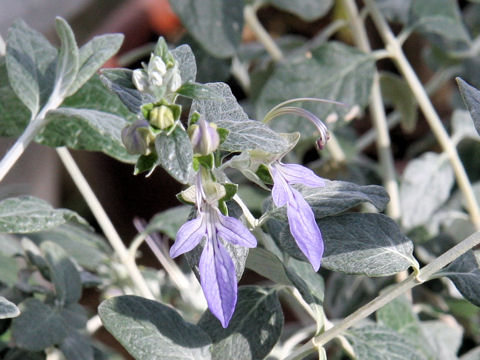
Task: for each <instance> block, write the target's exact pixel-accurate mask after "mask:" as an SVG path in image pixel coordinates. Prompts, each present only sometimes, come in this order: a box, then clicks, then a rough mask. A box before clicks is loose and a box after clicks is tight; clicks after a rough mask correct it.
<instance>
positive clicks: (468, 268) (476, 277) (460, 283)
mask: <svg viewBox="0 0 480 360" xmlns="http://www.w3.org/2000/svg"><path fill="white" fill-rule="evenodd" d="M479 256H480V254H479V253H478V252H474V251H472V250H470V251H467V252H466V253H465V254H463V255H462V256H460V257H459V258H458V259H456V260H455V261H454V262H453V263H451V264H450V265H448V266H447V267H446V268H445V269H443V270H441V271H440V272H438V273H437V274H436V275H435V276H436V277H437V276H447V277H448V278H449V279H450V280H452V281H453V283H454V284H455V286H456V287H457V289H458V290H459V291H460V293H461V294H462V295H463V296H464V297H465V299H467V300H468V301H470V302H471V303H473V304H475V305H477V306H480V268H479V267H480V261H479Z"/></svg>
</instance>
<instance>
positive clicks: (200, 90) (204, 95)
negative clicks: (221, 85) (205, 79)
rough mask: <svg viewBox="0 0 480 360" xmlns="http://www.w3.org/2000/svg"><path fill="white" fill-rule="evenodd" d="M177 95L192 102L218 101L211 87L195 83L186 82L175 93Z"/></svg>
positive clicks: (217, 95)
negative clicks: (192, 100)
mask: <svg viewBox="0 0 480 360" xmlns="http://www.w3.org/2000/svg"><path fill="white" fill-rule="evenodd" d="M175 92H176V93H177V94H179V95H182V96H185V97H187V98H190V99H194V100H211V99H219V98H220V95H219V94H217V93H216V92H215V91H214V90H213V89H212V88H211V87H209V86H207V85H204V84H199V83H196V82H186V83H184V84H183V85H182V86H180V87H179V88H178V89H177V90H176V91H175Z"/></svg>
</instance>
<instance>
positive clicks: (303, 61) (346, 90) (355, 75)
mask: <svg viewBox="0 0 480 360" xmlns="http://www.w3.org/2000/svg"><path fill="white" fill-rule="evenodd" d="M309 54H311V56H310V55H309V56H304V54H302V56H297V57H295V58H292V59H289V60H287V61H285V62H283V63H282V64H280V65H279V66H277V67H276V69H275V70H274V71H273V73H272V75H271V76H270V78H269V79H268V80H267V82H266V83H265V85H264V86H263V88H262V90H261V92H260V94H259V97H258V100H257V102H256V104H255V106H256V114H257V118H258V119H259V120H261V119H263V118H264V116H265V115H266V113H267V112H268V111H269V110H270V109H271V108H273V107H274V106H275V105H277V104H279V103H281V102H283V101H286V100H289V99H293V98H299V97H314V98H320V99H328V100H335V101H340V102H343V103H345V104H347V105H348V106H339V105H332V104H327V103H317V102H315V103H312V102H304V103H298V105H295V106H300V107H302V108H305V109H307V110H309V111H310V112H312V113H313V114H315V115H316V116H317V117H319V118H320V119H323V120H325V118H326V117H327V116H328V115H329V114H331V113H337V114H338V115H339V116H340V117H342V116H344V115H345V114H347V112H348V111H349V110H350V109H351V107H353V106H354V105H358V106H359V107H360V108H363V107H364V106H365V105H366V104H367V103H368V99H369V96H370V89H371V86H372V81H373V73H374V59H373V58H372V57H371V56H369V55H366V54H364V53H362V52H360V51H358V50H357V49H355V48H353V47H350V46H346V45H344V44H341V43H337V42H333V41H330V42H328V43H326V44H323V45H320V46H319V47H317V48H315V49H312V50H311V52H310V53H309ZM285 84H288V86H285ZM272 127H273V128H274V129H275V130H277V131H279V132H285V133H287V132H295V131H299V132H300V133H301V134H302V137H303V139H304V140H305V139H312V138H314V137H316V136H318V132H317V130H316V128H315V127H314V126H313V125H312V124H311V123H310V122H309V121H308V120H305V119H304V118H300V117H292V116H283V117H279V118H276V119H274V120H273V121H272Z"/></svg>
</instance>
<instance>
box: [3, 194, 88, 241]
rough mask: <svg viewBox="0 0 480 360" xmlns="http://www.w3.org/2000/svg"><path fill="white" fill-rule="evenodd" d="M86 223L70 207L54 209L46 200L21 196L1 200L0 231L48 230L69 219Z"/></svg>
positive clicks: (27, 231) (26, 231) (28, 231)
mask: <svg viewBox="0 0 480 360" xmlns="http://www.w3.org/2000/svg"><path fill="white" fill-rule="evenodd" d="M71 220H75V221H77V222H80V223H83V224H86V221H85V220H84V219H82V218H81V217H80V216H79V215H77V214H76V213H74V212H73V211H71V210H68V209H54V208H53V207H52V206H51V205H50V204H48V203H47V202H45V201H44V200H41V199H38V198H35V197H33V196H19V197H14V198H8V199H5V200H2V201H0V231H1V232H6V233H30V232H36V231H42V230H47V229H50V228H53V227H56V226H58V225H61V224H64V223H66V222H68V221H71Z"/></svg>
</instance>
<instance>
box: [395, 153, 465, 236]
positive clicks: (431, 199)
mask: <svg viewBox="0 0 480 360" xmlns="http://www.w3.org/2000/svg"><path fill="white" fill-rule="evenodd" d="M454 181H455V176H454V173H453V169H452V166H451V165H450V163H449V162H448V160H447V159H446V157H444V156H442V155H440V154H436V153H433V152H427V153H425V154H423V155H422V156H420V157H419V158H417V159H414V160H412V161H410V162H409V163H408V165H407V167H406V168H405V171H404V173H403V180H402V182H401V184H400V201H401V209H402V223H403V225H404V226H405V227H406V228H409V229H410V228H413V227H415V226H419V225H423V224H425V223H426V222H427V221H429V219H430V218H431V216H432V214H433V213H434V212H435V210H437V209H438V208H439V207H440V206H441V205H442V204H443V203H444V202H445V201H446V200H447V199H448V196H449V195H450V190H451V188H452V186H453V184H454Z"/></svg>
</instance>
